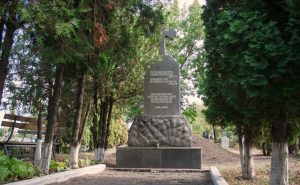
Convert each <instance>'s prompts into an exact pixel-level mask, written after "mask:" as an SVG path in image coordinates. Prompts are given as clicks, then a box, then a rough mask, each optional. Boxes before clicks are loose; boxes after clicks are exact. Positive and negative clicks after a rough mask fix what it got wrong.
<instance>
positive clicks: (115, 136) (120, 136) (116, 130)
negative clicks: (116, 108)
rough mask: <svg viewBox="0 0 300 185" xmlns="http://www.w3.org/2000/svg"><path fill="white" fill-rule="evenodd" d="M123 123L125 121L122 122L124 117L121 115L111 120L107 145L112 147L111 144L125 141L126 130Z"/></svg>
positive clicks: (124, 142)
mask: <svg viewBox="0 0 300 185" xmlns="http://www.w3.org/2000/svg"><path fill="white" fill-rule="evenodd" d="M125 124H126V123H125V122H124V118H123V117H122V116H120V118H115V119H113V120H112V123H111V127H110V129H111V133H110V135H109V138H108V147H110V148H112V147H113V146H118V145H122V144H126V143H127V140H128V131H127V128H126V125H125Z"/></svg>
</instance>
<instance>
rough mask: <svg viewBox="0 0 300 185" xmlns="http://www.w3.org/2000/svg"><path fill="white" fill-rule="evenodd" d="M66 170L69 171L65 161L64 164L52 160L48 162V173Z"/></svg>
mask: <svg viewBox="0 0 300 185" xmlns="http://www.w3.org/2000/svg"><path fill="white" fill-rule="evenodd" d="M66 170H69V167H68V162H67V161H66V162H59V161H54V160H51V161H50V167H49V171H50V172H63V171H66Z"/></svg>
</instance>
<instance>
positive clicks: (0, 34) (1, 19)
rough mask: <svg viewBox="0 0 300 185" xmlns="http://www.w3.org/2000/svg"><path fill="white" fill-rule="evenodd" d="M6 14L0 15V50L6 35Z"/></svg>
mask: <svg viewBox="0 0 300 185" xmlns="http://www.w3.org/2000/svg"><path fill="white" fill-rule="evenodd" d="M4 19H5V15H0V50H1V47H2V39H3V35H4V25H5V20H4Z"/></svg>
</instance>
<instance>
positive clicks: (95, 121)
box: [91, 77, 100, 149]
mask: <svg viewBox="0 0 300 185" xmlns="http://www.w3.org/2000/svg"><path fill="white" fill-rule="evenodd" d="M93 105H94V115H93V126H92V127H91V133H92V136H93V144H94V147H93V148H94V149H96V148H99V147H100V146H99V140H98V134H99V133H98V130H99V129H98V86H97V82H96V77H94V94H93Z"/></svg>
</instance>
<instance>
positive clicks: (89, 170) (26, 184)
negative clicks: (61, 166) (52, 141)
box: [6, 164, 106, 185]
mask: <svg viewBox="0 0 300 185" xmlns="http://www.w3.org/2000/svg"><path fill="white" fill-rule="evenodd" d="M105 168H106V165H105V164H98V165H94V166H88V167H84V168H79V169H74V170H70V171H65V172H60V173H56V174H51V175H45V176H42V177H36V178H33V179H28V180H22V181H18V182H13V183H8V184H6V185H47V184H51V183H59V182H64V181H67V180H69V179H71V178H74V177H80V176H83V175H91V174H95V173H100V172H103V171H104V170H105Z"/></svg>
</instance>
